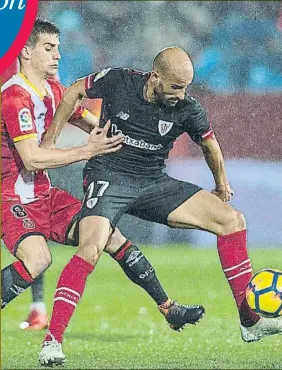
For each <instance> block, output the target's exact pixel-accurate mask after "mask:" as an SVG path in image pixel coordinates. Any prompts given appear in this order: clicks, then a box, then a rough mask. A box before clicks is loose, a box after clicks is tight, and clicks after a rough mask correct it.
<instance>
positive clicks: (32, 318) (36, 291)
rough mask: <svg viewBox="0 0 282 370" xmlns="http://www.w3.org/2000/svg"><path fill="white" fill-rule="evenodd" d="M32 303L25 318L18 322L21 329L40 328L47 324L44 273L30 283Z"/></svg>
mask: <svg viewBox="0 0 282 370" xmlns="http://www.w3.org/2000/svg"><path fill="white" fill-rule="evenodd" d="M31 293H32V303H31V305H30V312H29V315H28V317H27V319H26V320H25V321H24V322H22V323H21V324H20V328H21V329H27V330H42V329H45V328H46V327H47V325H48V315H47V309H46V305H45V302H44V274H41V275H39V276H38V277H37V278H36V279H34V281H33V282H32V284H31Z"/></svg>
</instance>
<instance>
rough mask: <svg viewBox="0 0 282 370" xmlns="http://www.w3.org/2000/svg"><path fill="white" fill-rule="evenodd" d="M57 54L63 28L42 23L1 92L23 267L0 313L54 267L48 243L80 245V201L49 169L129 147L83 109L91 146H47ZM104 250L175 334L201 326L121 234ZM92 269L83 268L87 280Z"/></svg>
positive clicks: (7, 184)
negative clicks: (186, 327) (58, 183)
mask: <svg viewBox="0 0 282 370" xmlns="http://www.w3.org/2000/svg"><path fill="white" fill-rule="evenodd" d="M58 48H59V30H58V29H57V27H56V26H55V25H53V24H52V23H50V22H48V21H44V20H40V19H37V21H36V22H35V25H34V28H33V31H32V34H31V36H30V38H29V41H28V42H27V44H26V46H25V47H24V48H23V50H22V52H21V54H20V57H19V60H20V72H19V73H18V74H16V75H14V76H13V77H12V78H11V79H9V80H8V81H7V82H6V83H5V84H4V85H3V86H2V122H1V124H2V233H3V234H2V239H3V240H4V242H5V246H6V247H7V248H8V249H9V251H10V252H11V253H12V254H13V255H14V256H16V257H17V258H18V261H17V262H15V263H13V264H11V265H9V266H6V267H5V268H4V269H3V270H2V271H1V283H2V284H1V285H2V296H1V308H4V307H5V306H7V304H8V303H9V302H11V301H12V300H13V299H15V298H16V297H17V296H18V295H19V294H20V293H22V292H24V291H25V290H26V289H27V288H28V287H29V286H30V285H31V283H32V282H34V281H35V279H36V278H37V277H38V276H39V275H40V274H41V273H42V272H43V271H45V270H46V269H47V268H48V267H49V265H50V264H51V254H50V251H49V248H48V245H47V240H49V239H50V240H54V241H56V242H59V243H61V244H69V245H75V246H77V245H78V237H79V235H78V222H77V220H78V219H79V211H80V208H81V202H80V201H79V200H78V199H76V198H75V197H73V196H72V195H71V194H69V193H67V192H66V191H64V190H61V189H59V188H56V187H52V186H51V184H50V181H49V177H48V173H47V172H46V170H45V169H46V168H55V167H59V166H62V165H66V164H69V163H73V162H76V161H80V160H83V159H90V158H91V157H93V156H98V155H99V156H100V155H101V154H107V153H114V152H116V151H118V150H120V148H121V143H122V142H123V136H122V135H119V136H117V137H115V138H107V128H108V127H109V124H107V126H106V129H105V128H104V129H101V128H99V127H98V126H97V125H98V124H99V120H98V119H97V118H96V117H95V116H93V115H92V114H91V113H90V112H88V111H87V110H85V109H83V108H81V107H80V106H79V107H78V108H76V110H75V112H74V115H73V116H72V117H71V119H70V120H69V121H70V122H72V123H75V125H76V126H78V127H80V128H82V129H84V130H86V131H87V132H89V131H91V130H92V131H91V133H90V137H89V141H88V144H87V145H85V146H83V147H75V148H72V149H66V150H62V149H54V148H51V147H50V146H49V145H47V144H48V140H47V139H46V142H45V143H44V144H43V145H42V138H43V137H44V136H45V134H47V133H48V131H49V127H50V124H51V122H52V119H53V116H54V114H55V110H56V108H57V106H58V104H59V102H60V100H61V99H62V97H63V94H64V92H65V89H64V87H63V86H62V85H61V84H60V83H59V82H58V81H56V80H55V79H54V78H52V77H53V76H55V75H56V73H57V70H58V65H59V60H60V53H59V49H58ZM77 120H78V121H77ZM76 121H77V122H76ZM93 127H94V129H93ZM51 136H52V139H54V138H56V136H53V135H51ZM105 251H106V252H108V253H109V254H110V255H111V256H112V257H113V258H114V259H115V260H116V261H117V262H118V263H119V265H120V266H121V268H122V270H123V271H124V272H125V274H126V275H127V276H128V278H129V279H130V280H131V281H133V282H134V283H136V284H137V285H139V286H141V287H142V288H143V289H145V290H146V291H147V293H148V294H149V295H150V296H151V297H152V299H153V300H154V301H155V302H156V303H157V305H158V306H159V310H160V312H161V313H162V314H164V316H165V318H166V320H167V321H168V323H169V324H170V326H171V328H172V329H174V330H178V329H179V328H180V327H182V326H183V325H185V324H187V323H192V324H194V323H195V322H197V321H198V320H199V319H200V318H201V317H202V314H203V308H202V307H201V306H192V305H190V306H189V305H187V306H184V305H179V304H177V303H176V302H174V301H172V300H171V299H170V298H169V297H168V296H167V295H166V293H165V292H164V290H163V288H162V286H161V285H160V283H159V281H158V279H157V277H156V275H155V271H154V269H153V267H152V266H151V264H150V263H149V261H148V260H147V259H146V258H145V256H144V255H143V254H142V252H141V251H140V250H139V249H138V248H137V247H136V246H135V245H133V244H132V243H131V242H130V241H129V240H128V239H126V238H125V237H124V236H123V235H121V233H120V232H119V230H118V229H115V231H114V232H113V233H111V235H109V238H108V241H107V248H106V249H105ZM89 266H90V265H87V266H86V265H83V266H81V268H82V269H83V270H84V272H83V274H82V276H84V275H85V273H88V271H89ZM91 268H92V267H91ZM79 271H81V270H80V269H79ZM79 281H80V278H79V277H78V283H79ZM71 292H72V291H71V290H70V291H68V294H71ZM62 293H64V292H62ZM62 299H63V300H64V301H65V302H67V301H69V299H68V298H66V297H62ZM72 303H73V302H72Z"/></svg>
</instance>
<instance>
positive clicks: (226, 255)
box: [217, 230, 259, 327]
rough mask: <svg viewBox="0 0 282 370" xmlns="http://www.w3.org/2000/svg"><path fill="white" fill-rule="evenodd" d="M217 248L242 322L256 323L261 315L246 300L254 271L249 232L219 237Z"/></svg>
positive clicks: (243, 323)
mask: <svg viewBox="0 0 282 370" xmlns="http://www.w3.org/2000/svg"><path fill="white" fill-rule="evenodd" d="M217 249H218V254H219V258H220V262H221V265H222V269H223V272H224V274H225V276H226V278H227V280H228V283H229V285H230V288H231V290H232V292H233V296H234V298H235V301H236V304H237V307H238V310H239V315H240V321H241V324H242V325H243V326H245V327H247V326H252V325H254V324H255V323H256V322H257V321H258V320H259V316H258V315H257V314H256V313H255V312H254V311H253V310H251V309H250V307H249V306H248V303H247V301H246V296H245V292H246V287H247V285H248V282H249V281H250V279H251V277H252V275H253V271H252V265H251V261H250V259H249V256H248V251H247V232H246V230H243V231H238V232H236V233H233V234H229V235H223V236H218V237H217Z"/></svg>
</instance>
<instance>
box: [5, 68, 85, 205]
mask: <svg viewBox="0 0 282 370" xmlns="http://www.w3.org/2000/svg"><path fill="white" fill-rule="evenodd" d="M46 91H47V94H46V95H45V96H43V95H42V94H41V93H40V92H39V91H38V90H37V89H36V87H35V86H34V85H33V84H32V83H31V82H30V81H28V80H27V79H26V78H25V76H24V75H23V74H22V73H17V74H16V75H14V76H13V77H12V78H10V79H9V80H8V81H7V82H6V83H5V84H4V85H3V86H2V88H1V92H2V120H1V132H2V176H1V179H2V200H3V201H5V200H6V201H8V200H19V201H20V202H21V203H22V204H27V203H31V202H34V201H36V200H37V199H40V198H45V197H48V196H49V191H50V187H51V184H50V179H49V177H48V173H47V171H46V170H40V171H28V170H26V169H25V167H24V164H23V162H22V160H21V158H20V156H19V154H18V152H17V150H16V148H15V145H14V143H16V142H19V141H20V140H25V139H27V138H36V140H37V142H38V144H40V143H41V141H42V139H43V135H44V133H45V132H46V130H47V129H48V127H49V126H50V124H51V122H52V119H53V116H54V114H55V110H56V108H57V106H58V105H59V102H60V100H61V99H62V97H63V94H64V92H65V87H63V86H62V85H61V84H60V83H59V82H58V81H57V80H55V79H48V80H47V81H46ZM83 116H84V109H83V108H81V107H79V108H78V110H77V111H76V112H75V114H74V115H73V116H72V120H73V121H74V120H78V119H81V118H82V117H83Z"/></svg>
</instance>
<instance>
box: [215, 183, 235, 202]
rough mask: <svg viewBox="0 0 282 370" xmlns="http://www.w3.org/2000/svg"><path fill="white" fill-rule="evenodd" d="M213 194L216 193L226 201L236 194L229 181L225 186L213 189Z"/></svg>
mask: <svg viewBox="0 0 282 370" xmlns="http://www.w3.org/2000/svg"><path fill="white" fill-rule="evenodd" d="M212 194H214V195H216V196H217V197H218V198H219V199H221V200H222V201H223V202H225V203H226V202H229V201H230V200H231V197H232V196H233V195H234V191H233V190H232V188H231V186H230V185H229V183H226V184H225V186H220V187H216V188H215V189H213V190H212Z"/></svg>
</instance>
